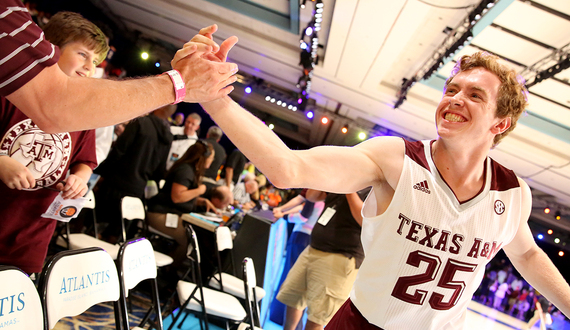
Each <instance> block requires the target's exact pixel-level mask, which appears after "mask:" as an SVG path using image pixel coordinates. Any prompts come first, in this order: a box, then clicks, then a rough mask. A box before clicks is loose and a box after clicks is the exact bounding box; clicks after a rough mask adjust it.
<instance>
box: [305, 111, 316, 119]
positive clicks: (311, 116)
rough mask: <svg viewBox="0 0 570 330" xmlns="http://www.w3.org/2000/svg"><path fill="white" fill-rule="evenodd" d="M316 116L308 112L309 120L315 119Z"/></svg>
mask: <svg viewBox="0 0 570 330" xmlns="http://www.w3.org/2000/svg"><path fill="white" fill-rule="evenodd" d="M314 116H315V114H314V113H313V112H312V111H309V112H307V118H309V119H313V117H314Z"/></svg>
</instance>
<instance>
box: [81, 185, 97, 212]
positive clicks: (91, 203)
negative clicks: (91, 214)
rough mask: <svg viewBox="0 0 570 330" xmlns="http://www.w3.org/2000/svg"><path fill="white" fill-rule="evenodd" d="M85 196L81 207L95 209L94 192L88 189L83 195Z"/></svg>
mask: <svg viewBox="0 0 570 330" xmlns="http://www.w3.org/2000/svg"><path fill="white" fill-rule="evenodd" d="M85 198H87V201H86V202H85V204H83V208H84V209H91V210H93V209H95V194H93V190H89V191H88V192H87V194H86V195H85Z"/></svg>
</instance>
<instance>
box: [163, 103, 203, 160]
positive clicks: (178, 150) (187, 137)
mask: <svg viewBox="0 0 570 330" xmlns="http://www.w3.org/2000/svg"><path fill="white" fill-rule="evenodd" d="M201 123H202V117H200V115H199V114H197V113H195V112H194V113H191V114H190V115H188V117H186V120H185V121H184V126H170V132H171V133H172V135H173V136H174V139H173V140H172V145H171V147H170V152H169V153H168V158H167V159H166V170H167V171H168V170H169V169H170V168H171V167H172V164H174V162H175V161H177V160H178V159H179V158H180V157H181V156H182V155H184V153H185V152H186V150H188V148H190V146H191V145H193V144H194V143H196V141H198V133H197V131H198V129H199V128H200V124H201Z"/></svg>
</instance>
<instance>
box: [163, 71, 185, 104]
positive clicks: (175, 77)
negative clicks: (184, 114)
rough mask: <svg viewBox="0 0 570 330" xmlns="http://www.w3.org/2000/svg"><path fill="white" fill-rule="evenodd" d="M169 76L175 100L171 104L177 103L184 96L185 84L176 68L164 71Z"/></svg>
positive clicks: (182, 99)
mask: <svg viewBox="0 0 570 330" xmlns="http://www.w3.org/2000/svg"><path fill="white" fill-rule="evenodd" d="M165 74H168V75H169V76H170V80H172V84H173V85H174V95H175V97H176V100H175V101H174V102H173V103H172V104H177V103H180V102H182V101H184V98H185V97H186V85H185V84H184V80H182V76H181V75H180V72H178V70H174V69H173V70H170V71H167V72H165Z"/></svg>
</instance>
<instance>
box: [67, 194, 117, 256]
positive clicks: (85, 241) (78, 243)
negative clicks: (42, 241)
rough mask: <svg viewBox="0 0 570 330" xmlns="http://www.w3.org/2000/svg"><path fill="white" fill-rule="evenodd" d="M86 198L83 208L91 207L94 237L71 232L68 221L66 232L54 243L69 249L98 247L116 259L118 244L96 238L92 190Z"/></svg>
mask: <svg viewBox="0 0 570 330" xmlns="http://www.w3.org/2000/svg"><path fill="white" fill-rule="evenodd" d="M85 197H86V198H89V200H88V201H87V202H86V203H85V205H84V206H83V208H84V209H91V210H92V211H93V228H94V231H95V237H93V236H91V235H87V234H84V233H73V234H72V233H71V232H70V228H69V222H68V223H66V224H65V232H66V234H65V235H63V236H58V237H57V239H56V244H57V245H59V246H61V247H64V248H67V249H69V250H78V249H85V248H88V247H100V248H102V249H103V250H105V251H107V253H109V254H110V255H111V257H112V258H113V260H114V259H117V254H118V253H119V247H120V245H118V244H111V243H108V242H105V241H103V240H100V239H98V238H97V237H98V232H97V218H96V217H95V195H94V194H93V191H91V190H90V191H89V192H88V193H87V195H85Z"/></svg>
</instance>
